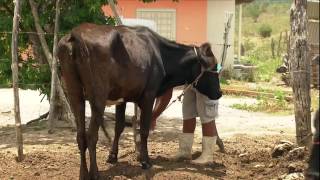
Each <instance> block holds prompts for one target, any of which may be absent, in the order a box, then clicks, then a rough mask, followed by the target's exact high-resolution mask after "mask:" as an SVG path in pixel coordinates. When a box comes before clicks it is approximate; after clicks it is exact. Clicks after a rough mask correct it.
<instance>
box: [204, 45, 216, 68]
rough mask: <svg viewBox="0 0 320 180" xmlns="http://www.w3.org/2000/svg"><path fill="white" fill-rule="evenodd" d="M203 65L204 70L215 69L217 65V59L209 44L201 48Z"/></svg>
mask: <svg viewBox="0 0 320 180" xmlns="http://www.w3.org/2000/svg"><path fill="white" fill-rule="evenodd" d="M200 55H201V61H202V62H201V61H200V62H201V64H202V66H204V68H209V67H213V66H214V65H216V64H217V59H216V57H215V56H214V54H213V52H212V50H211V45H210V44H209V43H204V44H202V45H201V46H200Z"/></svg>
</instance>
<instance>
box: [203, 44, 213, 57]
mask: <svg viewBox="0 0 320 180" xmlns="http://www.w3.org/2000/svg"><path fill="white" fill-rule="evenodd" d="M200 53H201V55H202V56H206V57H212V56H214V55H213V52H212V50H211V44H210V43H204V44H202V45H201V46H200Z"/></svg>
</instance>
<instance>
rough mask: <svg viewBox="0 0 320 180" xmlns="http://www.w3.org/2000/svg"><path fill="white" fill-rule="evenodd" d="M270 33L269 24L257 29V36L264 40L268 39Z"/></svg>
mask: <svg viewBox="0 0 320 180" xmlns="http://www.w3.org/2000/svg"><path fill="white" fill-rule="evenodd" d="M271 33H272V28H271V26H270V25H269V24H263V25H261V26H260V28H259V34H260V36H261V37H263V38H266V37H270V36H271Z"/></svg>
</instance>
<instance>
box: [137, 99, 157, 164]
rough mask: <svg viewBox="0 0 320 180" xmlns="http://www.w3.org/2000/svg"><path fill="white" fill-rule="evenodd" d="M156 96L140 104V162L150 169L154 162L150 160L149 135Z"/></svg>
mask: <svg viewBox="0 0 320 180" xmlns="http://www.w3.org/2000/svg"><path fill="white" fill-rule="evenodd" d="M153 102H154V98H152V99H146V100H145V101H144V102H143V103H142V104H141V106H140V108H141V116H140V118H141V119H140V137H141V149H140V150H141V152H140V153H141V154H140V162H141V165H142V169H149V168H151V167H152V164H151V162H150V160H149V155H148V136H149V128H150V122H151V115H152V106H153Z"/></svg>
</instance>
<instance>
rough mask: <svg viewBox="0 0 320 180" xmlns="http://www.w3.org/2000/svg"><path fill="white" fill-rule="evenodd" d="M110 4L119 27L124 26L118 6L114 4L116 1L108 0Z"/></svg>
mask: <svg viewBox="0 0 320 180" xmlns="http://www.w3.org/2000/svg"><path fill="white" fill-rule="evenodd" d="M108 3H109V5H110V7H111V9H112V12H113V15H114V18H115V19H116V22H117V25H122V21H121V18H120V16H119V14H118V11H117V9H116V6H115V4H114V1H113V0H108Z"/></svg>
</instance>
